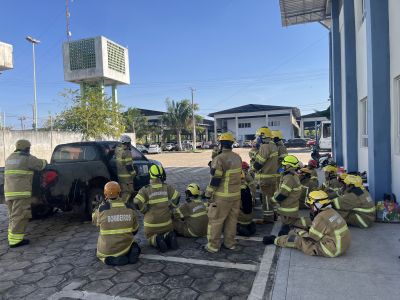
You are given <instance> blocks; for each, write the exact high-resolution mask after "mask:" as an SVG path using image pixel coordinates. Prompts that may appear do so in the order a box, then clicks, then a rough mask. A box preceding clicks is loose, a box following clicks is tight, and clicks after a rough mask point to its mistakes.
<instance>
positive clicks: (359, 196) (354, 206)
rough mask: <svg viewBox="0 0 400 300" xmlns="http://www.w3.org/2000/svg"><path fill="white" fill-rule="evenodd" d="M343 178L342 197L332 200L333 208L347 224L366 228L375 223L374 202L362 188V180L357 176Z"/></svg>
mask: <svg viewBox="0 0 400 300" xmlns="http://www.w3.org/2000/svg"><path fill="white" fill-rule="evenodd" d="M341 177H342V178H343V177H344V183H345V184H346V189H345V191H344V193H343V195H342V196H339V197H336V198H334V199H333V200H332V201H333V207H334V208H335V209H336V210H337V211H338V212H339V214H340V215H341V216H342V217H343V218H344V219H345V220H346V222H347V224H349V225H352V226H356V227H360V228H368V227H370V226H372V224H373V223H374V221H375V202H374V201H373V199H372V198H371V195H370V194H369V192H368V191H367V190H366V189H365V188H364V186H363V183H362V178H361V177H360V176H357V175H347V176H341Z"/></svg>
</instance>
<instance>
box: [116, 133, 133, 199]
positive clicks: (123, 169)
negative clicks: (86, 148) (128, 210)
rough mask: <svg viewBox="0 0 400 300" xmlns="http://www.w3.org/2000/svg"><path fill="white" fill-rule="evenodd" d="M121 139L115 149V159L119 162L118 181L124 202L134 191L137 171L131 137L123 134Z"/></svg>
mask: <svg viewBox="0 0 400 300" xmlns="http://www.w3.org/2000/svg"><path fill="white" fill-rule="evenodd" d="M120 141H121V144H119V145H118V146H117V148H116V149H115V160H116V163H117V173H118V182H119V185H120V186H121V198H122V200H124V202H128V201H129V200H130V199H131V197H132V194H133V192H134V186H133V181H134V179H135V175H136V172H135V170H134V168H133V158H132V152H131V147H132V146H131V138H130V137H129V136H127V135H123V136H122V137H121V140H120Z"/></svg>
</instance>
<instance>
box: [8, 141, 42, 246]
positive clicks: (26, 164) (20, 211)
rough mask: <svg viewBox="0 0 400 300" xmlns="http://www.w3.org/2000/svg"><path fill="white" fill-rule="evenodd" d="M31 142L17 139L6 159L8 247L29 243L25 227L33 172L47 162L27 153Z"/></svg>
mask: <svg viewBox="0 0 400 300" xmlns="http://www.w3.org/2000/svg"><path fill="white" fill-rule="evenodd" d="M30 148H31V143H30V142H29V141H27V140H18V141H17V143H16V145H15V151H14V152H13V153H12V154H11V155H10V156H9V157H8V158H7V159H6V162H5V168H4V196H5V200H6V203H7V207H8V218H9V225H8V244H9V246H10V247H11V248H14V247H19V246H23V245H27V244H29V240H27V239H24V236H25V229H26V226H27V225H28V221H29V219H30V218H31V217H32V213H31V203H32V180H33V173H34V171H41V170H43V169H44V167H45V166H46V164H47V162H46V160H44V159H38V158H36V157H35V156H33V155H31V154H30Z"/></svg>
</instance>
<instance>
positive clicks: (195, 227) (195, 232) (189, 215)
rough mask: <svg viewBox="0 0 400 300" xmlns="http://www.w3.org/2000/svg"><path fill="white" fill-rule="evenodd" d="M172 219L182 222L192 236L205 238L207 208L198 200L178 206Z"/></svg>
mask: <svg viewBox="0 0 400 300" xmlns="http://www.w3.org/2000/svg"><path fill="white" fill-rule="evenodd" d="M174 218H175V219H182V220H184V221H185V223H186V225H187V227H188V231H189V232H190V233H191V234H192V236H205V235H206V234H207V225H208V216H207V208H206V205H205V204H204V203H203V202H202V201H201V200H199V199H193V200H192V201H191V202H188V203H184V204H182V205H181V206H179V207H178V208H177V209H176V210H175V213H174Z"/></svg>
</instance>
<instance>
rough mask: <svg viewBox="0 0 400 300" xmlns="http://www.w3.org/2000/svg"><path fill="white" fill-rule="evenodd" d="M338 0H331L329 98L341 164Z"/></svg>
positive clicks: (336, 153)
mask: <svg viewBox="0 0 400 300" xmlns="http://www.w3.org/2000/svg"><path fill="white" fill-rule="evenodd" d="M339 13H340V7H339V0H332V12H331V15H332V26H331V38H332V39H331V45H332V57H331V59H332V64H331V70H330V71H331V81H332V83H331V84H332V100H331V112H332V114H331V120H332V126H335V128H334V130H333V131H332V151H333V154H334V159H335V161H336V163H337V164H338V165H340V166H342V165H343V126H342V82H341V81H342V79H341V73H342V67H341V55H340V31H339V30H340V28H339Z"/></svg>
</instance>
